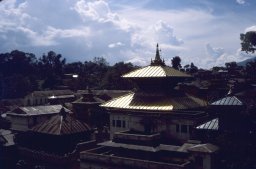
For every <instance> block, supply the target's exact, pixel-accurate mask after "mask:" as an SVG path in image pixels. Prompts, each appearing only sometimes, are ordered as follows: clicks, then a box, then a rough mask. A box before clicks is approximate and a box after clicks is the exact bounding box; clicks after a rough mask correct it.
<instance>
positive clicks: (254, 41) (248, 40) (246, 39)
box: [240, 31, 256, 53]
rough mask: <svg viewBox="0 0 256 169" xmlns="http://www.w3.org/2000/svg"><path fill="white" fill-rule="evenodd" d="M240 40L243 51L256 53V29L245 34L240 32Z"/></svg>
mask: <svg viewBox="0 0 256 169" xmlns="http://www.w3.org/2000/svg"><path fill="white" fill-rule="evenodd" d="M240 40H241V41H242V42H241V47H242V51H245V52H246V53H249V52H250V53H254V52H255V50H256V31H250V32H246V33H245V34H243V33H242V34H240Z"/></svg>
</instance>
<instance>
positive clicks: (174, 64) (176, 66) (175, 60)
mask: <svg viewBox="0 0 256 169" xmlns="http://www.w3.org/2000/svg"><path fill="white" fill-rule="evenodd" d="M180 63H181V59H180V57H179V56H175V57H173V58H172V67H173V68H174V69H177V70H179V69H180V68H181V64H180Z"/></svg>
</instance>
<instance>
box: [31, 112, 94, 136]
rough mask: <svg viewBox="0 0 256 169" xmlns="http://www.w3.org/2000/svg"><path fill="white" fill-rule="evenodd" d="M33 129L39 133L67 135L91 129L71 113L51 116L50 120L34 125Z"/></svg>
mask: <svg viewBox="0 0 256 169" xmlns="http://www.w3.org/2000/svg"><path fill="white" fill-rule="evenodd" d="M31 130H32V131H34V132H37V133H46V134H51V135H67V134H73V133H81V132H86V131H90V130H91V129H90V127H89V126H88V125H87V124H86V123H83V122H80V121H78V120H77V119H75V118H73V117H71V116H70V115H69V114H67V115H66V117H64V116H62V115H59V114H58V115H55V116H53V117H51V118H50V119H49V120H47V121H45V122H43V123H40V124H38V125H36V126H34V127H33V128H32V129H31Z"/></svg>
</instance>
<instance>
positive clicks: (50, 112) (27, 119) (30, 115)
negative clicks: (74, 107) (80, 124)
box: [7, 105, 69, 131]
mask: <svg viewBox="0 0 256 169" xmlns="http://www.w3.org/2000/svg"><path fill="white" fill-rule="evenodd" d="M61 108H62V106H61V105H48V106H33V107H18V108H16V109H14V110H13V111H11V112H9V113H7V119H9V120H10V122H11V129H12V130H14V131H27V130H29V129H31V128H32V127H33V126H35V125H37V124H39V123H41V122H43V121H45V120H46V119H49V118H50V117H52V116H54V115H56V114H58V113H59V112H60V110H61ZM65 110H66V111H69V110H68V109H65Z"/></svg>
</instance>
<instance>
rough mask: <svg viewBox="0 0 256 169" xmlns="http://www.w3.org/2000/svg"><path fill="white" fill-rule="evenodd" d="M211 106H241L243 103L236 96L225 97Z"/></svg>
mask: <svg viewBox="0 0 256 169" xmlns="http://www.w3.org/2000/svg"><path fill="white" fill-rule="evenodd" d="M211 105H221V106H242V105H243V103H242V101H240V100H239V99H238V98H237V97H236V96H227V97H224V98H222V99H220V100H217V101H215V102H213V103H212V104H211Z"/></svg>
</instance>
